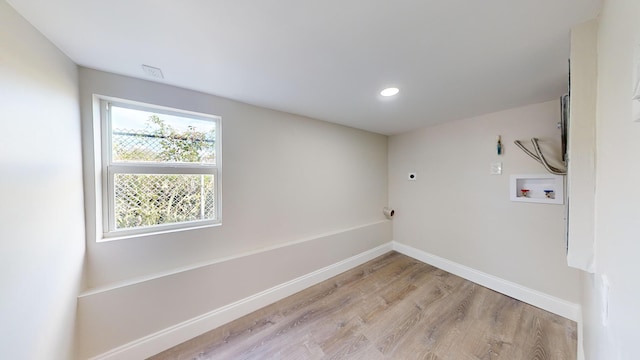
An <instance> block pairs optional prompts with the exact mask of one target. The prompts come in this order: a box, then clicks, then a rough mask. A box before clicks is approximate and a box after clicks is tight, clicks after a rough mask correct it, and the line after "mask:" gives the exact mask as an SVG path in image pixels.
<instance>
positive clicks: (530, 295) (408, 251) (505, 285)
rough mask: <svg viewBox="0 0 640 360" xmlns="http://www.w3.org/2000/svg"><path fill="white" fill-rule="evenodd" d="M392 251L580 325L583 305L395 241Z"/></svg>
mask: <svg viewBox="0 0 640 360" xmlns="http://www.w3.org/2000/svg"><path fill="white" fill-rule="evenodd" d="M392 247H393V250H395V251H397V252H399V253H402V254H404V255H407V256H410V257H412V258H414V259H416V260H419V261H422V262H424V263H427V264H430V265H433V266H435V267H437V268H440V269H442V270H444V271H447V272H450V273H452V274H454V275H457V276H460V277H462V278H465V279H467V280H469V281H473V282H474V283H476V284H479V285H482V286H485V287H487V288H489V289H491V290H494V291H497V292H499V293H502V294H505V295H507V296H510V297H512V298H514V299H518V300H520V301H524V302H526V303H527V304H531V305H533V306H536V307H539V308H541V309H544V310H546V311H549V312H551V313H554V314H556V315H560V316H562V317H565V318H567V319H569V320H573V321H575V322H578V321H580V318H581V308H580V305H579V304H576V303H572V302H569V301H566V300H563V299H560V298H557V297H554V296H551V295H548V294H545V293H543V292H540V291H537V290H533V289H530V288H527V287H525V286H522V285H519V284H516V283H514V282H511V281H507V280H504V279H501V278H499V277H496V276H493V275H490V274H487V273H483V272H481V271H478V270H475V269H472V268H470V267H468V266H464V265H461V264H458V263H456V262H453V261H451V260H447V259H445V258H441V257H439V256H437V255H433V254H430V253H428V252H426V251H422V250H418V249H416V248H413V247H411V246H408V245H404V244H400V243H398V242H395V241H393V242H392Z"/></svg>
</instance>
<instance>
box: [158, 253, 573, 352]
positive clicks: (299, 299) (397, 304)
mask: <svg viewBox="0 0 640 360" xmlns="http://www.w3.org/2000/svg"><path fill="white" fill-rule="evenodd" d="M576 343H577V341H576V323H575V322H573V321H570V320H567V319H565V318H562V317H559V316H557V315H553V314H551V313H548V312H546V311H544V310H541V309H538V308H536V307H533V306H531V305H528V304H525V303H523V302H521V301H518V300H515V299H513V298H510V297H508V296H505V295H502V294H499V293H497V292H494V291H492V290H489V289H487V288H485V287H482V286H480V285H477V284H474V283H472V282H470V281H467V280H464V279H462V278H460V277H457V276H455V275H452V274H449V273H447V272H445V271H443V270H440V269H438V268H435V267H433V266H430V265H427V264H424V263H422V262H420V261H417V260H415V259H412V258H410V257H407V256H404V255H402V254H398V253H396V252H390V253H388V254H385V255H383V256H381V257H379V258H376V259H374V260H372V261H369V262H367V263H366V264H363V265H361V266H358V267H357V268H354V269H352V270H349V271H347V272H345V273H343V274H340V275H338V276H336V277H334V278H331V279H329V280H327V281H324V282H322V283H320V284H318V285H316V286H313V287H311V288H309V289H306V290H304V291H302V292H299V293H297V294H295V295H292V296H290V297H288V298H286V299H283V300H281V301H278V302H277V303H275V304H272V305H270V306H267V307H265V308H263V309H261V310H258V311H256V312H254V313H252V314H249V315H247V316H245V317H243V318H240V319H238V320H236V321H233V322H231V323H229V324H226V325H224V326H221V327H219V328H217V329H215V330H212V331H210V332H208V333H206V334H203V335H201V336H199V337H196V338H194V339H192V340H190V341H187V342H185V343H183V344H181V345H178V346H176V347H174V348H172V349H169V350H167V351H165V352H162V353H160V354H158V355H155V356H153V357H151V358H150V359H153V360H165V359H181V360H182V359H187V360H192V359H198V360H204V359H233V360H235V359H255V360H258V359H292V360H294V359H295V360H299V359H366V360H376V359H429V360H441V359H452V360H458V359H461V360H462V359H463V360H471V359H474V360H498V359H504V360H520V359H523V360H524V359H526V360H544V359H548V360H575V359H576Z"/></svg>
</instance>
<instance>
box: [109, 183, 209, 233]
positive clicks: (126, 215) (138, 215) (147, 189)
mask: <svg viewBox="0 0 640 360" xmlns="http://www.w3.org/2000/svg"><path fill="white" fill-rule="evenodd" d="M214 182H215V179H214V176H213V175H148V174H115V179H114V184H115V226H116V229H130V228H138V227H143V226H153V225H162V224H171V223H178V222H184V221H194V220H214V219H215V218H216V213H215V209H216V206H215V205H216V198H215V184H214Z"/></svg>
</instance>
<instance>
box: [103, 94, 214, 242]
mask: <svg viewBox="0 0 640 360" xmlns="http://www.w3.org/2000/svg"><path fill="white" fill-rule="evenodd" d="M97 100H98V104H99V107H100V111H99V114H100V115H99V116H100V142H101V149H100V150H101V154H100V155H101V156H100V158H101V170H102V171H101V172H102V186H101V192H102V201H101V203H102V206H101V207H102V240H115V239H121V238H128V237H137V236H143V235H153V234H158V233H165V232H174V231H182V230H190V229H199V228H203V227H210V226H216V225H220V224H221V223H222V213H221V210H222V206H221V203H222V202H221V199H220V193H221V191H220V188H221V185H220V184H221V174H222V152H221V149H222V145H221V139H222V121H221V120H222V119H221V117H219V116H215V115H209V114H203V113H197V112H192V111H187V110H180V109H174V108H168V107H163V106H158V105H152V104H145V103H140V102H134V101H129V100H123V99H117V98H110V97H97ZM111 105H116V106H119V107H124V108H129V109H135V110H142V111H147V112H152V113H156V114H165V115H174V116H181V117H188V118H193V119H198V120H205V121H212V122H214V123H215V131H216V141H215V154H216V157H215V159H216V163H215V164H200V163H197V164H189V163H148V162H119V163H112V161H111V160H112V142H111V136H112V134H111V111H110V108H111ZM116 174H158V175H163V174H186V175H203V174H204V175H213V176H214V197H215V199H216V202H215V214H216V218H215V219H209V220H193V221H183V222H178V223H171V224H161V225H152V226H144V227H137V228H128V229H117V228H116V222H115V194H114V189H115V175H116Z"/></svg>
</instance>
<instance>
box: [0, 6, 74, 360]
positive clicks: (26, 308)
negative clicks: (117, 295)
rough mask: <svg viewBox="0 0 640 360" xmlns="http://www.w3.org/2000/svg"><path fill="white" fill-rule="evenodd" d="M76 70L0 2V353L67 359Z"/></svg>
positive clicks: (8, 356)
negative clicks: (0, 173) (0, 171)
mask: <svg viewBox="0 0 640 360" xmlns="http://www.w3.org/2000/svg"><path fill="white" fill-rule="evenodd" d="M77 82H78V71H77V67H76V65H75V64H73V63H72V62H71V61H70V60H69V59H68V58H67V57H66V56H65V55H64V54H62V53H61V52H60V51H59V50H58V49H57V48H56V47H55V46H53V45H52V44H51V43H50V42H49V41H48V40H47V39H45V38H44V37H43V36H42V35H41V34H40V33H39V32H38V31H36V30H35V29H34V28H33V27H32V26H31V25H29V24H28V23H27V22H26V21H25V20H24V19H23V18H22V17H21V16H20V15H18V14H17V13H16V12H15V11H14V10H13V9H12V8H11V7H10V6H9V5H7V3H6V2H5V1H0V119H1V120H0V121H2V125H3V130H2V132H1V133H0V167H2V176H0V199H2V200H1V202H2V205H1V206H0V224H1V226H0V289H2V290H1V291H2V295H0V319H2V320H1V322H2V325H1V326H0V349H1V350H0V352H1V353H2V357H3V358H6V359H69V358H71V356H72V351H73V329H74V321H75V315H76V313H75V312H76V296H77V295H78V290H79V287H80V281H81V274H82V263H83V255H84V215H83V203H82V202H83V200H82V168H81V165H82V162H81V155H80V151H81V145H80V113H79V104H78V84H77Z"/></svg>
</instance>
